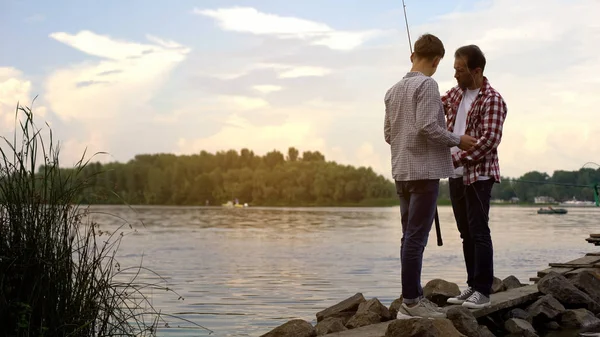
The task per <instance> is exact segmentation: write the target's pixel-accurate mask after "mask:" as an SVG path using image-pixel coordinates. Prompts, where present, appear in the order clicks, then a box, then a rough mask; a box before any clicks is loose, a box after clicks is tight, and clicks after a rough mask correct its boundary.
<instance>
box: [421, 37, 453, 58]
mask: <svg viewBox="0 0 600 337" xmlns="http://www.w3.org/2000/svg"><path fill="white" fill-rule="evenodd" d="M445 54H446V49H444V44H443V43H442V41H441V40H440V39H439V38H438V37H437V36H435V35H433V34H423V35H421V36H420V37H419V39H418V40H417V41H416V42H415V55H416V56H417V57H418V58H425V59H429V60H433V59H434V58H436V57H440V58H443V57H444V55H445Z"/></svg>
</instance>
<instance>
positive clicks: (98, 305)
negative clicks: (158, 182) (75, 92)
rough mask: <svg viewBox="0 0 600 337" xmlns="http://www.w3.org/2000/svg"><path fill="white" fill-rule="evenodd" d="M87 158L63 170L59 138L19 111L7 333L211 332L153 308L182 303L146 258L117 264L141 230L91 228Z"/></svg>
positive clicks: (6, 172)
mask: <svg viewBox="0 0 600 337" xmlns="http://www.w3.org/2000/svg"><path fill="white" fill-rule="evenodd" d="M48 129H50V128H49V126H48ZM47 131H49V133H48V135H47V136H45V135H46V133H47ZM84 157H85V153H84V154H83V156H82V158H81V159H80V160H79V161H78V162H77V163H76V164H75V165H74V167H73V168H69V169H64V168H60V166H59V146H58V144H56V143H55V141H54V139H53V135H52V131H51V130H43V129H39V128H38V127H37V126H36V125H35V124H34V120H33V113H32V111H31V110H30V109H29V108H28V107H22V106H20V105H17V110H16V112H15V133H14V135H11V136H0V275H1V277H0V326H1V329H2V331H3V333H4V334H3V335H7V336H8V335H10V336H16V337H28V336H86V337H87V336H98V337H100V336H106V337H108V336H155V335H156V333H157V331H158V329H163V328H166V327H169V326H170V325H169V324H170V323H171V324H172V322H173V321H179V322H184V323H186V325H191V327H190V329H194V328H197V329H205V328H204V327H201V326H200V325H198V324H195V323H193V322H191V321H188V320H186V319H184V318H180V317H177V316H176V315H171V314H169V313H162V312H160V311H159V310H157V309H155V308H154V307H153V306H152V303H151V302H152V299H151V292H154V293H156V292H158V291H161V292H164V293H167V294H168V295H172V296H174V297H175V298H176V299H178V300H183V298H182V297H181V296H180V295H179V294H177V293H176V292H175V291H174V290H173V289H171V288H169V286H168V284H167V282H166V279H165V278H163V277H161V276H160V275H158V274H156V273H154V272H153V271H152V270H150V269H148V268H146V267H144V266H142V264H141V261H140V264H137V265H134V266H122V265H120V264H119V262H118V261H117V259H116V256H117V251H118V249H119V246H120V245H121V244H123V243H124V238H125V237H126V236H127V235H128V234H130V233H132V232H135V231H136V229H135V228H134V226H133V224H132V223H130V222H129V221H127V220H126V219H122V218H119V217H117V216H114V217H115V219H116V220H118V221H119V223H121V226H120V227H119V228H118V229H117V230H115V231H113V232H106V231H104V230H103V229H102V228H100V227H99V225H98V224H97V223H96V222H95V221H94V216H95V215H96V214H98V212H94V211H92V210H90V209H89V208H88V207H85V206H83V205H82V204H81V203H80V202H79V201H80V199H81V195H82V193H84V192H85V191H86V190H87V189H88V188H90V185H89V183H90V181H92V180H93V179H100V177H101V173H100V172H94V173H93V174H90V172H86V169H87V168H88V165H89V161H86V159H85V158H84ZM92 157H93V156H92ZM40 164H43V165H41V166H40V169H39V170H38V171H37V172H36V171H35V169H36V167H38V165H40ZM96 189H97V186H96ZM107 192H110V190H107ZM89 197H90V196H89V195H88V198H89ZM88 200H92V199H88ZM101 213H102V215H103V216H106V215H108V216H111V214H108V213H106V212H101ZM142 225H143V224H142ZM144 275H151V276H152V277H153V280H151V281H145V280H148V278H144V277H143V276H144ZM206 330H208V329H206ZM209 331H210V330H209Z"/></svg>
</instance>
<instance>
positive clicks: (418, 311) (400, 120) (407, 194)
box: [384, 34, 476, 318]
mask: <svg viewBox="0 0 600 337" xmlns="http://www.w3.org/2000/svg"><path fill="white" fill-rule="evenodd" d="M444 54H445V49H444V45H443V43H442V41H440V39H439V38H437V37H436V36H434V35H431V34H425V35H422V36H421V37H419V39H418V40H417V41H416V42H415V45H414V52H413V53H412V54H411V56H410V60H411V62H412V69H411V70H410V72H408V73H407V74H406V75H405V76H404V78H402V80H400V81H399V82H398V83H396V84H395V85H394V86H393V87H392V88H390V89H389V90H388V91H387V93H386V95H385V125H384V135H385V141H386V142H387V143H388V144H390V149H391V155H392V156H391V157H392V176H393V178H394V181H395V183H396V191H397V193H398V197H399V199H400V213H401V219H402V220H401V222H402V239H401V248H400V260H401V264H402V297H403V303H402V307H401V309H400V312H402V313H403V314H405V315H410V316H419V317H431V318H436V317H445V314H444V313H443V312H441V311H440V310H438V308H437V307H436V306H435V305H434V304H433V303H432V302H430V301H427V300H426V299H424V298H423V289H422V287H421V268H422V264H423V251H424V250H425V246H426V245H427V239H428V237H429V232H430V231H431V226H432V223H433V218H434V215H435V209H436V201H437V197H438V192H439V180H440V179H441V178H448V177H450V175H452V173H453V172H454V167H453V164H452V157H451V155H450V148H452V147H454V146H458V147H459V148H460V149H464V150H467V149H469V148H470V147H471V146H473V145H474V144H475V141H476V140H475V138H473V137H471V136H469V135H462V136H458V135H455V134H453V133H452V132H450V131H448V130H447V129H446V121H445V118H444V110H443V105H442V101H441V98H440V92H439V89H438V85H437V82H436V81H435V80H434V79H433V78H431V76H432V75H433V74H434V73H435V72H436V70H437V67H438V65H439V63H440V61H441V60H442V58H443V57H444Z"/></svg>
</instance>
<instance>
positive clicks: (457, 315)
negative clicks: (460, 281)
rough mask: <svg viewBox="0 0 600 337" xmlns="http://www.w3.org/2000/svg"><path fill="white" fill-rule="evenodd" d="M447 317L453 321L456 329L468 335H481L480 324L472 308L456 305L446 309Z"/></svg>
mask: <svg viewBox="0 0 600 337" xmlns="http://www.w3.org/2000/svg"><path fill="white" fill-rule="evenodd" d="M446 317H447V318H448V319H449V320H450V321H451V322H452V324H453V325H454V327H455V328H456V330H458V331H460V332H461V333H462V334H465V335H467V336H478V335H479V331H478V330H479V324H478V323H477V319H476V318H475V316H473V313H471V310H469V309H468V308H465V307H463V306H456V307H452V308H450V309H448V310H447V311H446Z"/></svg>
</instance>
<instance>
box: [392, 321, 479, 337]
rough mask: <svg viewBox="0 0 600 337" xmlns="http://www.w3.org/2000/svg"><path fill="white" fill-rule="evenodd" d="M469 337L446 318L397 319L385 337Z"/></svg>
mask: <svg viewBox="0 0 600 337" xmlns="http://www.w3.org/2000/svg"><path fill="white" fill-rule="evenodd" d="M409 336H419V337H467V336H465V335H463V334H461V333H460V332H459V331H458V330H456V328H455V327H454V325H452V322H451V321H450V320H449V319H446V318H436V319H427V318H409V319H397V320H395V321H393V322H392V323H390V325H389V326H388V328H387V330H386V332H385V337H409Z"/></svg>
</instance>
